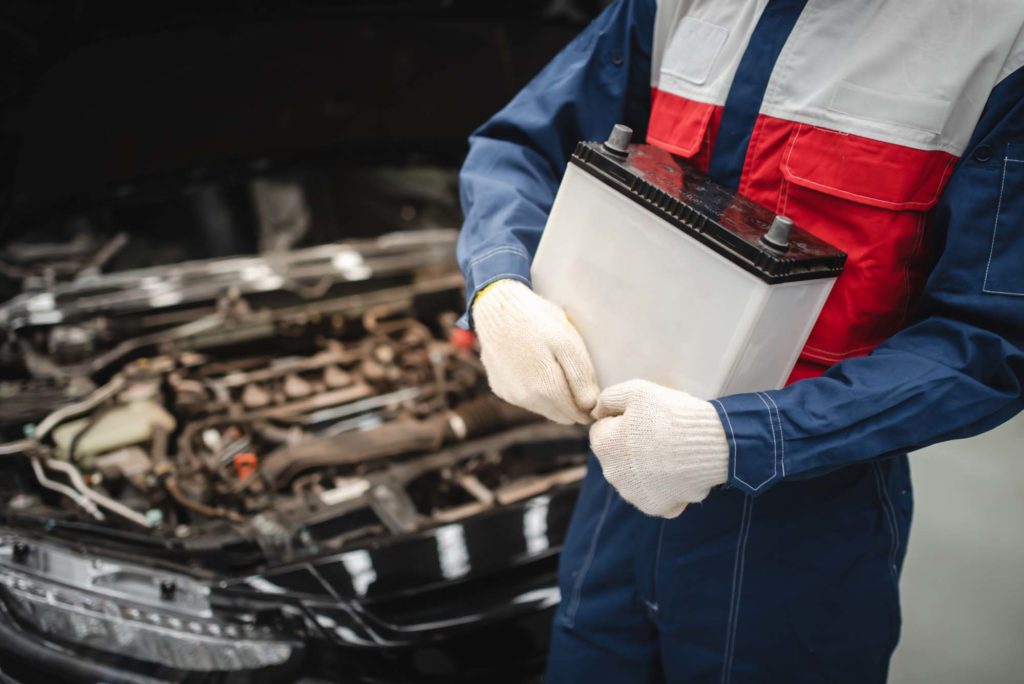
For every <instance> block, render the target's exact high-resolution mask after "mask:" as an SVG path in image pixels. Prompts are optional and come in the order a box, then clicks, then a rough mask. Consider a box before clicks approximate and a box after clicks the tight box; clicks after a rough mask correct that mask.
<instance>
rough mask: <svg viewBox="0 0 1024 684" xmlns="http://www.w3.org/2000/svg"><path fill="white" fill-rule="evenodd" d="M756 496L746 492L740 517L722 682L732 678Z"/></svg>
mask: <svg viewBox="0 0 1024 684" xmlns="http://www.w3.org/2000/svg"><path fill="white" fill-rule="evenodd" d="M753 511H754V498H753V497H752V496H750V495H749V494H745V495H744V498H743V512H742V514H741V519H740V533H739V540H738V541H737V542H736V561H735V562H734V564H733V569H732V594H731V596H730V598H729V622H728V624H727V625H726V630H725V652H724V654H723V656H722V684H728V682H729V680H730V679H731V678H732V662H733V658H734V657H735V655H736V624H737V623H738V622H739V616H740V599H741V596H742V590H743V570H744V566H745V560H746V554H747V538H748V537H749V536H750V520H751V518H752V517H753Z"/></svg>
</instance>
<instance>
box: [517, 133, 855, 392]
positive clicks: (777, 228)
mask: <svg viewBox="0 0 1024 684" xmlns="http://www.w3.org/2000/svg"><path fill="white" fill-rule="evenodd" d="M631 135H632V131H630V129H628V128H627V127H625V126H616V128H615V130H614V131H613V132H612V135H611V137H610V138H609V139H608V141H606V142H604V143H598V142H582V143H580V144H579V145H577V147H576V150H575V152H574V153H573V155H572V158H571V160H570V163H569V165H568V168H567V170H566V172H565V176H564V178H563V179H562V183H561V186H560V187H559V190H558V194H557V196H556V197H555V202H554V205H553V206H552V209H551V213H550V216H549V217H548V222H547V225H546V226H545V228H544V233H543V236H542V238H541V241H540V245H539V247H538V249H537V254H536V257H535V258H534V261H533V265H532V279H533V287H534V290H535V291H536V292H537V293H538V294H540V295H541V296H543V297H545V298H547V299H549V300H550V301H552V302H554V303H556V304H558V305H559V306H561V307H563V308H564V310H565V312H566V315H567V316H568V317H569V320H570V321H572V323H573V325H575V326H576V328H577V329H578V330H579V332H580V335H582V337H583V340H584V342H585V343H586V345H587V348H588V350H589V351H590V354H591V357H592V358H593V361H594V366H595V368H596V370H597V376H598V381H599V383H600V384H601V386H602V387H607V386H609V385H612V384H615V383H618V382H622V381H625V380H631V379H634V378H642V379H645V380H650V381H652V382H656V383H658V384H661V385H664V386H667V387H672V388H675V389H681V390H685V391H687V392H689V393H691V394H693V395H695V396H697V397H700V398H703V399H712V398H715V397H719V396H724V395H728V394H733V393H737V392H751V391H757V390H766V389H776V388H779V387H782V386H783V384H784V383H785V382H786V379H787V378H788V377H789V374H790V373H791V372H792V370H793V366H794V365H795V364H796V360H797V356H798V355H799V353H800V350H801V349H802V348H803V345H804V343H805V342H806V340H807V337H808V335H809V334H810V332H811V328H812V327H813V326H814V323H815V321H816V319H817V317H818V314H819V313H820V312H821V308H822V306H823V305H824V303H825V300H826V298H827V297H828V295H829V291H830V290H831V289H832V285H833V283H834V282H835V280H836V278H837V277H838V276H839V274H840V272H841V271H842V268H843V264H844V262H845V260H846V255H845V254H843V253H842V252H841V251H839V250H838V249H836V248H834V247H832V246H831V245H829V244H827V243H826V242H824V241H822V240H819V239H818V238H816V237H814V236H813V235H811V234H809V233H807V232H806V231H804V230H801V229H800V228H799V227H796V226H794V225H793V223H792V221H790V220H789V219H787V218H785V217H782V216H776V215H775V214H774V213H772V212H771V211H769V210H768V209H766V208H764V207H762V206H761V205H759V204H756V203H755V202H752V201H751V200H749V199H747V198H745V197H743V196H742V195H740V194H738V193H736V192H734V191H732V190H729V189H727V188H725V187H723V186H721V185H719V184H718V183H716V182H714V181H713V180H711V179H710V178H708V177H707V176H706V175H704V174H702V173H700V172H699V171H698V170H697V169H695V168H694V167H693V166H691V165H690V164H688V163H687V162H684V161H681V160H680V159H678V158H676V157H674V156H672V155H671V154H669V153H668V152H666V151H664V150H661V149H659V148H657V147H653V146H650V145H631V144H630V136H631Z"/></svg>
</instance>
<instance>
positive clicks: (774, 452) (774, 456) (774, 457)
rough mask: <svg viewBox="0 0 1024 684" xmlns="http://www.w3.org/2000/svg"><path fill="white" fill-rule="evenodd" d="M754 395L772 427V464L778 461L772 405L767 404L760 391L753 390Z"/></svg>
mask: <svg viewBox="0 0 1024 684" xmlns="http://www.w3.org/2000/svg"><path fill="white" fill-rule="evenodd" d="M754 396H756V397H757V398H758V399H760V400H761V403H762V404H764V410H765V411H767V412H768V425H769V427H771V429H772V465H773V466H774V464H776V463H778V461H779V446H778V444H777V443H776V441H775V420H774V419H773V418H772V407H771V406H769V405H768V402H767V401H765V400H764V397H762V396H761V393H760V392H754Z"/></svg>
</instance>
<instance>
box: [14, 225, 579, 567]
mask: <svg viewBox="0 0 1024 684" xmlns="http://www.w3.org/2000/svg"><path fill="white" fill-rule="evenodd" d="M454 237H455V236H454V232H453V231H446V230H431V231H407V232H404V233H390V234H386V235H384V236H382V237H379V238H374V239H365V240H356V241H352V242H349V243H334V244H326V245H319V246H315V247H309V248H303V249H292V250H288V251H284V252H279V253H275V254H270V255H264V256H256V257H232V258H224V259H210V260H203V261H193V262H185V263H179V264H173V265H167V266H155V267H149V268H144V269H135V270H127V271H119V272H115V273H104V274H95V273H94V274H88V273H87V274H85V275H82V274H79V275H77V276H76V277H74V278H72V279H70V280H68V281H67V282H62V283H58V284H56V285H55V286H53V287H51V288H49V289H47V290H45V291H27V292H25V293H23V294H20V295H18V296H16V297H14V298H13V299H11V300H10V301H9V302H7V303H6V304H5V305H3V306H2V307H0V326H2V328H3V342H2V347H0V349H2V351H0V367H2V368H3V374H4V379H3V381H2V382H0V396H2V397H3V401H2V402H0V406H2V408H0V430H2V436H3V440H4V443H3V444H0V469H2V470H3V471H5V472H6V474H5V475H2V476H0V477H3V479H4V480H5V484H4V486H3V488H2V489H0V499H2V500H0V508H2V509H3V510H4V511H5V514H4V515H5V517H6V518H8V519H9V520H12V519H23V520H36V521H40V520H44V521H51V523H50V524H53V521H61V522H68V521H70V522H75V523H76V524H81V525H82V527H80V529H97V528H102V529H105V530H108V531H119V532H123V533H124V534H125V535H128V536H133V535H134V536H139V535H145V536H147V537H149V538H151V539H164V540H171V541H174V542H177V543H186V542H187V543H188V544H190V545H192V547H195V546H197V545H198V546H202V547H205V548H216V547H217V546H218V545H222V544H226V543H227V542H226V541H225V540H230V539H243V540H245V541H247V542H251V543H253V544H255V545H257V546H258V547H259V548H260V549H261V552H262V553H261V558H260V560H261V561H264V562H265V561H268V560H276V561H282V560H290V559H293V558H296V557H303V556H309V555H311V554H319V553H324V552H327V551H334V550H339V549H343V548H347V547H348V546H350V545H352V544H357V543H365V542H373V541H374V540H380V539H384V538H387V537H389V536H394V535H400V534H402V533H409V532H413V531H416V530H420V529H424V528H426V527H430V526H435V525H439V524H444V523H450V522H453V521H456V520H459V519H462V518H465V517H467V516H472V515H478V514H482V513H485V512H486V511H488V510H491V509H494V508H497V507H501V506H503V505H508V504H511V503H514V502H517V501H522V500H524V499H527V498H529V497H532V496H536V495H538V494H542V493H544V492H547V491H550V490H551V489H553V488H555V487H559V486H566V485H573V484H575V483H577V482H578V481H579V480H580V479H581V478H582V476H583V472H584V459H585V442H584V441H583V439H582V434H581V432H580V430H579V429H578V428H576V427H566V426H560V425H554V424H550V423H546V422H542V421H541V419H540V418H539V417H537V416H535V415H532V414H530V413H527V412H525V411H522V410H520V409H517V408H515V407H512V406H510V405H508V404H506V403H504V402H502V401H501V400H499V399H498V398H497V397H495V396H494V395H493V394H491V393H490V392H489V390H488V387H487V381H486V377H485V375H484V371H483V368H482V366H481V364H480V361H479V358H478V355H477V352H476V350H475V340H474V338H473V336H472V334H471V333H468V332H467V331H465V330H463V329H461V328H459V327H457V326H456V325H455V324H456V320H457V318H458V316H459V315H460V313H461V311H462V309H463V306H464V305H463V303H462V293H461V292H462V282H461V277H460V276H459V275H458V273H457V271H456V270H455V268H454V259H453V256H454ZM126 538H127V537H126Z"/></svg>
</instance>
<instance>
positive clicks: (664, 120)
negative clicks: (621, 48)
mask: <svg viewBox="0 0 1024 684" xmlns="http://www.w3.org/2000/svg"><path fill="white" fill-rule="evenodd" d="M651 100H652V101H651V119H650V121H649V122H648V124H647V142H649V143H651V144H653V145H657V146H658V147H660V148H662V149H663V150H666V151H668V152H671V153H672V154H678V155H679V156H681V157H686V158H690V157H694V156H696V155H697V153H698V152H700V151H701V147H702V145H703V142H704V138H705V137H706V135H707V131H708V123H709V122H710V121H711V115H712V114H713V113H714V111H715V106H714V105H710V104H706V103H704V102H697V101H695V100H688V99H686V98H685V97H679V96H678V95H673V94H672V93H666V92H665V91H663V90H658V89H655V90H654V92H653V93H652V96H651Z"/></svg>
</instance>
